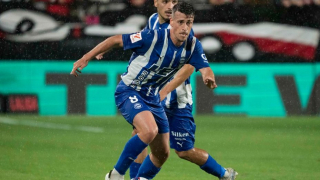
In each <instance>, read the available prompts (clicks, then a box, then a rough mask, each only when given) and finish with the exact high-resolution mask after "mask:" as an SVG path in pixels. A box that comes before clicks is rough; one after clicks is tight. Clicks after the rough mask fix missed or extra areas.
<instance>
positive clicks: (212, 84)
mask: <svg viewBox="0 0 320 180" xmlns="http://www.w3.org/2000/svg"><path fill="white" fill-rule="evenodd" d="M204 84H205V85H206V86H207V87H208V88H210V89H215V88H216V87H218V85H217V84H216V81H215V79H212V78H207V79H205V80H204Z"/></svg>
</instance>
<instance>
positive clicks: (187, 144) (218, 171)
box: [167, 109, 226, 178]
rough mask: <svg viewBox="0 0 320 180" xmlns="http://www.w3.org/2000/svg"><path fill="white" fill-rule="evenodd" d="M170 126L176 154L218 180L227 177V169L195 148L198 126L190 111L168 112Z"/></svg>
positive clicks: (172, 144) (172, 146) (172, 145)
mask: <svg viewBox="0 0 320 180" xmlns="http://www.w3.org/2000/svg"><path fill="white" fill-rule="evenodd" d="M167 112H168V113H167V117H168V120H169V125H170V146H171V148H173V149H175V152H176V154H177V155H178V156H179V157H180V158H181V159H185V160H187V161H189V162H192V163H194V164H197V165H198V166H199V167H200V168H201V169H202V170H204V171H205V172H207V173H209V174H212V175H214V176H216V177H218V178H221V177H223V176H224V175H225V172H226V169H225V168H224V167H222V166H221V165H220V164H218V163H217V161H216V160H215V159H213V158H212V156H210V155H209V154H208V152H206V151H205V150H202V149H199V148H195V147H194V142H195V131H196V125H195V123H194V119H193V116H192V114H191V111H189V110H187V109H186V110H176V111H174V113H169V111H167Z"/></svg>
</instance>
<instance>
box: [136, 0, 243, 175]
mask: <svg viewBox="0 0 320 180" xmlns="http://www.w3.org/2000/svg"><path fill="white" fill-rule="evenodd" d="M176 3H177V1H175V0H173V1H170V0H155V1H154V4H155V6H156V7H157V12H158V13H154V14H153V15H151V16H150V18H149V20H148V24H147V25H146V27H145V28H144V29H143V30H150V29H151V30H155V29H169V28H170V24H169V18H170V16H169V15H170V13H171V11H172V7H173V6H174V4H176ZM168 14H169V15H168ZM190 34H191V35H193V34H194V33H193V31H192V29H191V32H190ZM203 55H204V54H203ZM193 71H194V68H193V67H192V66H190V65H185V66H184V68H183V69H182V70H181V75H177V77H178V78H180V80H177V79H175V80H177V82H176V83H177V84H175V85H172V86H170V85H171V84H170V85H169V84H168V86H166V87H165V88H164V89H162V90H161V91H160V95H161V96H162V99H163V97H166V98H165V100H164V101H162V105H163V107H164V109H165V112H166V115H167V117H168V120H169V127H170V147H171V148H172V149H175V152H176V154H177V155H178V156H179V157H180V158H182V159H185V160H188V161H190V162H192V163H195V164H197V165H198V166H199V167H200V168H201V169H203V170H204V171H206V172H207V173H209V174H212V175H214V176H216V177H218V178H220V179H230V180H232V179H235V176H236V175H237V172H235V171H234V170H233V169H232V168H227V169H225V168H223V167H222V166H221V165H220V164H218V163H217V162H216V161H215V160H214V159H213V158H212V157H211V156H210V155H209V154H208V152H206V151H204V150H202V149H199V148H195V147H194V142H195V129H196V125H195V122H194V119H193V116H192V104H193V101H192V90H191V84H190V77H189V76H188V74H189V75H191V74H192V72H193ZM182 79H186V80H185V82H183V83H180V82H181V81H182ZM171 83H174V82H171ZM179 83H180V84H179ZM177 86H178V87H177ZM175 87H177V88H175ZM162 99H161V100H162ZM133 134H135V133H134V132H133ZM147 154H148V153H147V149H145V150H144V151H143V152H142V153H141V154H140V155H139V156H138V158H137V159H136V160H135V161H134V162H133V163H132V164H131V166H130V178H131V179H133V178H134V177H136V174H137V173H138V170H139V168H140V166H141V163H142V162H143V160H144V159H145V158H147V159H148V158H149V157H148V156H147Z"/></svg>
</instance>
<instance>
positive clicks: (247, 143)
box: [0, 115, 320, 180]
mask: <svg viewBox="0 0 320 180" xmlns="http://www.w3.org/2000/svg"><path fill="white" fill-rule="evenodd" d="M4 119H6V120H8V119H9V120H17V121H18V124H15V125H13V124H8V123H4V122H0V132H1V134H0V179H3V180H21V179H24V180H64V179H66V180H82V179H83V180H87V179H90V180H93V179H97V180H103V179H104V175H105V174H106V173H107V172H108V171H109V170H110V169H111V168H112V167H113V166H114V164H115V163H116V161H117V159H118V157H119V155H120V153H121V151H122V148H123V147H124V144H125V143H126V141H127V140H128V139H129V137H130V136H131V130H132V128H131V127H130V126H129V125H128V124H127V122H126V121H125V120H123V118H122V117H86V116H68V117H40V116H6V115H2V116H0V120H4ZM195 119H196V123H197V132H196V144H195V145H196V147H198V148H201V149H205V150H206V151H208V152H209V153H210V154H211V155H212V156H213V157H214V158H215V159H216V160H217V161H218V162H219V163H220V164H221V165H223V166H224V167H233V168H235V169H236V170H237V171H238V172H239V174H240V175H239V176H238V178H237V179H243V180H245V179H246V180H277V179H290V180H301V179H318V178H319V177H320V171H319V167H320V119H319V117H289V118H247V117H219V116H197V117H195ZM30 121H36V122H38V123H40V122H46V123H55V124H59V125H61V124H65V125H69V127H71V129H70V130H63V129H51V128H44V127H32V126H28V125H25V123H27V124H28V123H30ZM79 126H91V127H99V128H103V130H104V131H103V132H102V133H94V132H85V131H81V130H78V129H77V127H79ZM126 179H129V177H128V176H127V175H126ZM155 179H158V180H171V179H179V180H204V179H216V178H214V177H212V176H210V175H208V174H206V173H204V172H202V171H201V169H200V168H199V167H198V166H196V165H194V164H191V163H189V162H187V161H184V160H181V159H179V158H178V157H177V156H176V155H175V154H174V151H171V155H170V158H169V160H168V161H167V162H166V163H165V164H164V166H163V168H162V170H161V171H160V173H159V174H158V175H157V177H156V178H155Z"/></svg>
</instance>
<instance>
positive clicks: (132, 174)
mask: <svg viewBox="0 0 320 180" xmlns="http://www.w3.org/2000/svg"><path fill="white" fill-rule="evenodd" d="M136 134H137V130H136V129H133V131H132V137H133V136H135V135H136ZM147 156H148V148H145V149H144V150H143V151H142V152H141V153H140V154H139V155H138V157H137V159H135V160H134V161H133V162H132V164H131V165H130V179H134V178H135V177H136V176H137V174H138V171H139V168H140V166H141V164H142V162H143V160H144V159H145V158H146V157H147Z"/></svg>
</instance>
